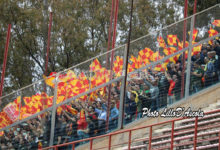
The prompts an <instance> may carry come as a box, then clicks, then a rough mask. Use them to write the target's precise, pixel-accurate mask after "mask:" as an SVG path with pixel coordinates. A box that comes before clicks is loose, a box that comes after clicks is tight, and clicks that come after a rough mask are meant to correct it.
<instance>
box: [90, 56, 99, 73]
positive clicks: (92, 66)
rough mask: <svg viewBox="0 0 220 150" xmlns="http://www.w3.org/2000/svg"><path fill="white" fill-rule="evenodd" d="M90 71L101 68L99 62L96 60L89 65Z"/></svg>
mask: <svg viewBox="0 0 220 150" xmlns="http://www.w3.org/2000/svg"><path fill="white" fill-rule="evenodd" d="M89 68H90V71H97V70H99V69H101V68H102V66H101V64H100V62H99V60H98V59H97V58H96V59H95V60H94V61H93V62H92V63H91V64H90V65H89Z"/></svg>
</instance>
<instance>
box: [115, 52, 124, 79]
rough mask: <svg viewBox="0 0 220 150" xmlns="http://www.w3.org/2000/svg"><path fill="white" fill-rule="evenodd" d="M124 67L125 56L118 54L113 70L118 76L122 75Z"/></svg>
mask: <svg viewBox="0 0 220 150" xmlns="http://www.w3.org/2000/svg"><path fill="white" fill-rule="evenodd" d="M122 69H123V58H121V57H119V56H116V59H115V61H114V66H113V71H114V72H115V75H116V77H118V76H121V74H122Z"/></svg>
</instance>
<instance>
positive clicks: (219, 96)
mask: <svg viewBox="0 0 220 150" xmlns="http://www.w3.org/2000/svg"><path fill="white" fill-rule="evenodd" d="M218 100H220V84H217V85H215V86H212V87H210V88H208V89H205V90H202V91H201V92H199V93H197V94H194V95H193V96H190V97H189V98H188V99H183V100H181V101H178V102H176V103H175V104H173V105H171V106H170V107H171V108H176V107H184V108H186V109H187V108H189V107H191V108H192V110H198V109H199V108H201V109H203V108H207V107H208V106H209V104H212V103H215V102H217V101H218ZM162 110H163V109H162ZM172 119H174V118H163V117H156V118H147V117H145V118H142V119H141V120H137V121H135V122H133V123H131V124H129V125H127V126H125V129H133V128H137V127H143V126H147V125H152V124H155V123H160V122H163V121H168V120H172ZM166 126H167V127H168V128H170V127H171V124H166ZM167 127H164V125H163V126H158V127H154V128H153V129H156V128H160V129H161V128H167ZM153 134H156V133H154V131H153ZM148 135H149V128H145V129H141V130H136V131H134V132H132V140H133V139H135V138H143V137H148ZM128 137H129V134H128V133H124V134H118V135H114V136H113V137H112V141H111V143H112V145H115V144H119V143H124V142H127V141H128ZM108 143H109V141H108V137H107V138H100V139H97V140H95V141H94V143H93V149H95V148H100V147H104V146H108ZM125 145H127V144H125ZM78 149H79V150H86V149H89V144H86V145H83V146H81V147H78V148H77V150H78ZM106 149H107V148H106Z"/></svg>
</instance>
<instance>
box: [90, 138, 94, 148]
mask: <svg viewBox="0 0 220 150" xmlns="http://www.w3.org/2000/svg"><path fill="white" fill-rule="evenodd" d="M92 144H93V140H92V139H91V140H90V150H92Z"/></svg>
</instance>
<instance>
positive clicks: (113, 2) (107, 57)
mask: <svg viewBox="0 0 220 150" xmlns="http://www.w3.org/2000/svg"><path fill="white" fill-rule="evenodd" d="M114 9H115V0H112V9H111V16H110V24H109V30H108V49H107V51H109V49H110V44H111V40H112V38H111V35H112V20H113V13H114ZM108 64H109V53H107V55H106V68H108Z"/></svg>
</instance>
